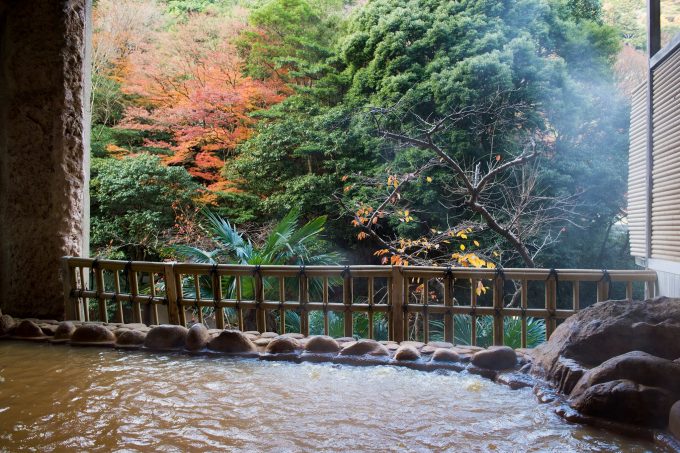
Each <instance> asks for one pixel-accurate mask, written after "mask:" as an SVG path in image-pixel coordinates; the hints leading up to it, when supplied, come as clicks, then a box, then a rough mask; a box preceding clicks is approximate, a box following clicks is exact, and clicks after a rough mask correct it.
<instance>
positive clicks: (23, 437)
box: [0, 342, 654, 452]
mask: <svg viewBox="0 0 680 453" xmlns="http://www.w3.org/2000/svg"><path fill="white" fill-rule="evenodd" d="M0 357H1V358H2V360H1V361H0V449H2V448H3V447H5V448H8V449H10V450H15V449H37V450H41V451H55V450H64V449H74V450H83V449H86V450H99V451H109V450H129V451H148V450H156V449H159V448H160V446H162V447H163V448H162V449H163V450H164V451H187V450H213V451H214V450H249V451H301V450H304V451H404V450H409V451H447V450H448V451H504V452H505V451H508V452H514V451H517V452H524V451H556V452H565V451H576V452H581V451H630V452H643V451H652V450H653V449H654V446H653V445H651V444H647V443H644V442H639V441H635V440H631V439H626V438H623V437H619V436H615V435H613V434H611V433H607V432H602V431H597V430H593V429H590V428H586V427H581V426H577V425H571V424H567V423H566V422H564V421H563V420H562V419H560V418H559V417H557V416H556V415H555V414H554V413H553V412H552V411H551V410H550V407H549V406H547V405H539V404H537V403H536V400H535V398H534V396H533V395H532V394H531V391H530V390H528V389H524V390H517V391H511V390H509V389H508V388H506V387H502V386H499V385H495V384H493V383H491V382H490V381H486V380H483V379H482V378H479V377H477V376H471V375H465V374H456V373H452V374H449V373H424V372H419V371H414V370H409V369H406V368H394V367H387V366H379V367H373V368H363V367H349V366H335V365H320V364H311V363H303V364H299V365H295V364H289V363H283V362H260V361H257V360H233V359H227V358H215V357H212V358H208V357H191V356H184V355H179V354H177V355H175V354H147V353H143V352H130V351H128V352H120V351H115V350H101V349H87V348H68V347H63V346H50V345H45V344H43V345H35V344H26V343H17V342H4V343H0Z"/></svg>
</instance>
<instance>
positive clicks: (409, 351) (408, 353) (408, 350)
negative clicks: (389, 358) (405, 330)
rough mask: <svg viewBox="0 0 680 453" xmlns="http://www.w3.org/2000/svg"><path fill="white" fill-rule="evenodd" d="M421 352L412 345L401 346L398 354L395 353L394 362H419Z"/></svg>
mask: <svg viewBox="0 0 680 453" xmlns="http://www.w3.org/2000/svg"><path fill="white" fill-rule="evenodd" d="M419 358H420V352H418V350H417V349H416V348H415V347H414V346H411V345H408V344H407V345H401V346H399V349H397V352H395V353H394V360H418V359H419Z"/></svg>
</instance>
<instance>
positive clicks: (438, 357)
mask: <svg viewBox="0 0 680 453" xmlns="http://www.w3.org/2000/svg"><path fill="white" fill-rule="evenodd" d="M432 361H433V362H460V356H459V355H458V353H457V352H456V351H454V350H452V349H448V348H439V349H437V350H436V351H434V352H433V353H432Z"/></svg>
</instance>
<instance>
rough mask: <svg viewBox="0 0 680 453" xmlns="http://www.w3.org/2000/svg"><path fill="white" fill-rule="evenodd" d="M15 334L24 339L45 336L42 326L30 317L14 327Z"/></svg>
mask: <svg viewBox="0 0 680 453" xmlns="http://www.w3.org/2000/svg"><path fill="white" fill-rule="evenodd" d="M13 334H14V336H15V337H17V338H24V339H36V338H38V339H39V338H45V334H44V333H43V331H42V329H41V328H40V326H38V325H37V324H36V323H34V322H33V321H29V320H28V319H24V320H23V321H21V322H20V323H19V325H18V326H16V327H15V328H14V332H13Z"/></svg>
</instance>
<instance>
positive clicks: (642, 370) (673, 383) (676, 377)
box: [570, 351, 680, 399]
mask: <svg viewBox="0 0 680 453" xmlns="http://www.w3.org/2000/svg"><path fill="white" fill-rule="evenodd" d="M618 379H626V380H629V381H633V382H637V383H638V384H643V385H647V386H652V387H663V388H665V389H667V390H668V391H669V392H670V393H671V394H673V395H678V398H677V399H680V364H678V363H675V362H673V361H671V360H667V359H662V358H661V357H655V356H653V355H651V354H647V353H646V352H641V351H631V352H628V353H626V354H621V355H620V356H617V357H613V358H611V359H609V360H607V361H606V362H604V363H602V364H601V365H598V366H597V367H595V368H593V369H591V370H589V371H587V372H586V373H585V374H584V375H583V376H582V377H581V379H579V381H578V383H577V384H576V386H575V387H574V389H573V390H572V392H571V394H570V397H572V398H574V397H577V396H579V395H580V394H582V393H584V392H585V391H586V390H587V389H588V388H589V387H592V386H594V385H597V384H601V383H604V382H609V381H615V380H618Z"/></svg>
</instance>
